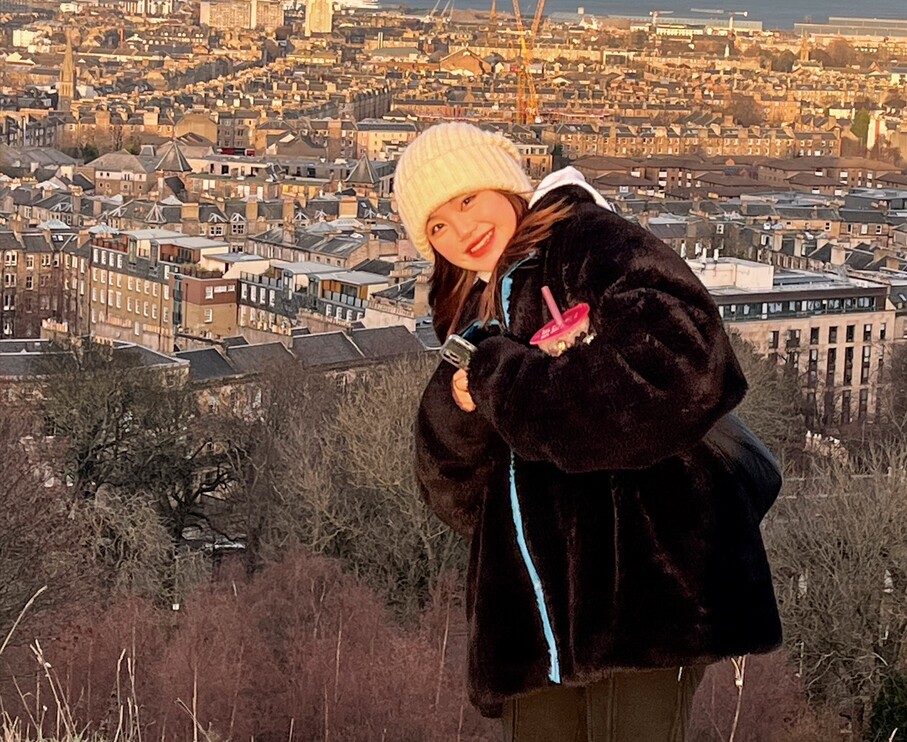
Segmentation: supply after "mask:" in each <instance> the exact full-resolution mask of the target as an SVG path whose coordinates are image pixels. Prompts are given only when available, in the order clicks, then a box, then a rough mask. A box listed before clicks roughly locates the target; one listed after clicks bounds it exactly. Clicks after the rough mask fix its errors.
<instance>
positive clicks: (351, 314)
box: [324, 304, 365, 322]
mask: <svg viewBox="0 0 907 742" xmlns="http://www.w3.org/2000/svg"><path fill="white" fill-rule="evenodd" d="M324 314H325V316H326V317H336V318H337V319H340V320H342V319H345V320H346V321H347V322H355V321H357V320H360V319H362V318H363V317H364V316H365V312H356V311H354V310H352V309H350V308H348V307H347V308H346V316H345V317H344V307H335V306H334V305H332V304H326V305H325V307H324Z"/></svg>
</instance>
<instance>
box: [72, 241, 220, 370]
mask: <svg viewBox="0 0 907 742" xmlns="http://www.w3.org/2000/svg"><path fill="white" fill-rule="evenodd" d="M89 247H90V251H91V252H90V271H89V273H88V278H87V279H86V293H87V295H88V300H87V313H88V317H89V331H90V332H91V334H93V335H97V336H99V337H106V338H110V339H113V340H124V341H128V342H134V343H137V344H139V345H143V346H145V347H147V348H151V349H153V350H157V351H159V352H162V353H172V352H173V349H174V343H175V338H176V335H177V332H178V331H180V330H182V329H183V327H184V326H188V327H189V329H190V331H191V332H195V333H197V334H199V335H202V336H206V333H211V334H212V335H213V334H215V331H217V334H223V335H229V334H233V331H234V330H235V326H236V322H235V317H236V299H235V296H236V289H235V279H226V280H225V278H224V274H223V272H218V271H217V270H212V269H211V268H210V267H208V266H205V265H204V264H203V263H204V261H205V259H206V258H207V256H208V255H210V254H217V253H227V252H228V250H229V245H228V244H227V243H226V242H221V241H215V240H209V239H206V238H204V237H193V236H189V235H184V234H182V233H181V232H174V231H171V230H166V229H142V230H133V231H130V232H122V233H119V232H116V231H106V232H103V233H99V234H96V235H95V236H94V237H93V239H92V240H91V242H90V244H89ZM230 286H232V287H233V288H232V290H231V289H230V288H229V287H230ZM224 287H226V288H224ZM177 289H179V295H178V296H177ZM231 302H232V304H231V306H232V309H227V310H225V309H223V307H222V305H223V304H227V303H231ZM230 312H232V319H231V317H230ZM215 319H216V321H215Z"/></svg>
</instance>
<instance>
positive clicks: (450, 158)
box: [394, 123, 532, 262]
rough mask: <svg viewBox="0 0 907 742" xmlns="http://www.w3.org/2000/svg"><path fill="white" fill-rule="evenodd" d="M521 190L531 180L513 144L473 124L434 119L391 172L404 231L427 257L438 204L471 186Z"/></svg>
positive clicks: (473, 188)
mask: <svg viewBox="0 0 907 742" xmlns="http://www.w3.org/2000/svg"><path fill="white" fill-rule="evenodd" d="M483 190H496V191H505V192H508V193H521V194H525V195H526V197H527V198H528V197H529V195H530V194H531V192H532V183H531V182H530V181H529V178H528V177H527V176H526V173H524V172H523V168H522V166H521V165H520V160H519V152H518V151H517V148H516V145H514V143H513V142H511V141H510V140H509V139H506V138H505V137H504V135H503V134H499V133H494V132H490V131H484V130H482V129H480V128H478V127H477V126H473V125H472V124H464V123H448V124H438V125H436V126H432V127H430V128H429V129H426V130H425V131H424V132H422V133H421V134H420V135H419V136H418V137H416V138H415V139H414V140H413V141H412V142H410V143H409V144H408V145H407V147H406V149H405V150H404V151H403V155H402V156H401V157H400V161H399V162H398V163H397V171H396V173H395V175H394V198H395V199H396V202H397V211H398V212H399V214H400V219H401V220H402V221H403V226H404V227H406V232H407V234H408V235H409V238H410V240H412V243H413V245H415V247H416V249H417V250H418V251H419V252H420V253H421V254H422V255H423V256H424V257H425V259H426V260H428V261H430V262H434V259H435V256H434V251H433V250H432V247H431V245H430V244H429V242H428V234H426V232H425V225H426V223H427V222H428V217H429V216H431V214H432V212H434V210H435V209H437V208H438V207H439V206H440V205H441V204H443V203H445V202H447V201H449V200H450V199H452V198H454V197H455V196H459V195H461V194H464V193H469V192H470V191H483Z"/></svg>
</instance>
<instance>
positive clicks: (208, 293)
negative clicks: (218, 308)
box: [205, 286, 214, 299]
mask: <svg viewBox="0 0 907 742" xmlns="http://www.w3.org/2000/svg"><path fill="white" fill-rule="evenodd" d="M205 298H206V299H213V298H214V287H213V286H205Z"/></svg>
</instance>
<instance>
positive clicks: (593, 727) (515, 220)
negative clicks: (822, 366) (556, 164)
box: [395, 123, 781, 742]
mask: <svg viewBox="0 0 907 742" xmlns="http://www.w3.org/2000/svg"><path fill="white" fill-rule="evenodd" d="M561 180H566V181H568V182H566V183H562V184H560V187H556V188H553V189H546V190H547V192H546V193H544V195H541V197H540V198H537V199H536V200H535V201H534V202H533V205H532V207H531V208H530V207H529V205H528V203H527V197H528V196H529V195H530V191H531V185H530V183H529V181H528V180H527V178H526V176H525V175H524V173H523V170H522V167H521V164H520V160H519V156H518V153H517V150H516V148H515V147H514V145H513V144H511V143H510V142H508V141H507V140H506V139H504V138H503V137H501V136H500V135H497V134H493V133H490V132H485V131H482V130H480V129H478V128H476V127H473V126H470V125H467V124H459V123H456V124H442V125H438V126H434V127H431V128H429V129H428V130H426V131H425V132H424V133H423V134H422V135H420V136H419V137H418V138H417V139H416V140H415V141H413V142H412V143H411V144H410V145H409V146H408V147H407V149H406V150H405V152H404V154H403V156H402V157H401V159H400V162H399V165H398V168H397V172H396V186H395V195H396V201H397V206H398V210H399V212H400V216H401V218H402V220H403V223H404V225H405V226H406V229H407V232H408V234H409V237H410V239H411V240H412V242H413V244H414V245H415V246H416V248H417V249H419V251H420V252H421V253H422V254H423V255H424V256H425V258H426V259H428V260H430V261H432V262H433V263H434V270H433V273H432V277H431V288H430V294H429V302H430V304H431V307H432V311H433V317H434V322H435V328H436V330H437V332H438V335H439V337H440V338H442V339H443V338H445V337H446V336H448V335H449V334H451V333H455V332H462V331H463V330H464V328H467V327H469V326H475V323H476V322H477V321H478V322H479V323H482V325H483V329H484V334H486V335H490V336H489V337H487V338H486V339H484V340H482V341H481V342H478V345H477V350H476V351H475V353H474V354H473V356H472V358H471V361H470V363H469V366H468V369H467V370H465V371H461V370H456V369H454V367H453V366H451V365H449V364H447V363H442V364H441V365H440V366H439V368H438V370H437V372H436V373H435V374H434V376H433V378H432V379H431V381H430V382H429V384H428V386H427V388H426V390H425V392H424V395H423V398H422V403H421V407H420V410H419V416H418V423H417V474H418V479H419V482H420V485H421V487H422V491H423V493H424V496H425V498H426V500H427V502H428V503H429V505H430V506H431V507H432V508H433V509H434V511H435V512H436V513H437V514H438V516H439V517H440V518H441V519H442V520H444V521H445V522H446V523H448V524H449V525H450V526H451V527H452V528H454V529H456V530H457V531H459V532H460V533H462V534H463V535H464V536H465V537H467V538H469V539H471V546H470V549H471V551H470V565H469V573H468V583H467V590H468V593H467V613H468V619H469V630H470V640H469V688H470V697H471V700H472V702H473V703H474V704H475V705H476V706H477V707H478V708H479V709H480V710H481V711H482V713H484V714H485V715H487V716H503V719H504V726H505V737H506V738H507V739H509V740H517V741H518V742H527V741H528V740H538V741H542V740H545V741H548V742H550V741H552V740H568V741H572V740H587V739H588V740H591V741H595V742H597V741H599V740H620V741H622V742H623V741H626V742H649V741H650V740H651V741H652V742H655V741H657V742H663V741H667V740H683V739H685V734H686V732H685V727H686V722H687V716H688V713H689V708H690V702H691V699H692V695H693V692H694V691H695V689H696V686H697V684H698V683H699V680H700V679H701V676H702V672H703V668H704V666H705V665H707V664H708V663H710V662H714V661H716V660H719V659H722V658H726V657H729V656H734V655H741V654H746V653H750V652H761V651H768V650H771V649H773V648H775V647H777V646H778V644H779V642H780V638H781V630H780V623H779V620H778V613H777V608H776V604H775V598H774V593H773V590H772V583H771V576H770V572H769V567H768V564H767V561H766V557H765V552H764V549H763V546H762V541H761V537H760V534H759V520H760V518H761V516H762V515H763V513H761V512H758V509H757V508H756V507H755V506H754V505H753V504H752V503H750V502H747V501H746V499H745V498H741V497H740V496H739V495H738V493H737V491H736V489H735V487H734V486H733V482H732V481H731V477H732V476H733V474H732V473H731V472H730V471H729V469H728V468H727V466H726V465H724V464H723V463H722V462H721V461H720V460H719V459H718V458H717V457H716V455H715V454H714V453H712V452H711V450H710V449H709V448H708V447H707V446H705V445H703V443H702V438H703V436H704V435H705V434H706V433H707V432H708V431H709V429H710V428H711V427H712V426H713V425H714V424H715V423H716V421H718V420H719V418H721V417H722V416H724V415H725V414H726V413H727V412H728V411H730V410H731V409H732V408H734V407H735V406H736V405H737V404H738V403H739V402H740V400H741V399H742V398H743V395H744V393H745V390H746V382H745V380H744V378H743V375H742V373H741V371H740V368H739V366H738V364H737V361H736V359H735V357H734V354H733V352H732V350H731V348H730V344H729V341H728V338H727V336H726V334H725V332H724V329H723V327H722V323H721V320H720V318H719V315H718V311H717V309H716V307H715V305H714V303H713V301H712V299H711V297H710V296H709V294H708V292H707V291H706V289H705V288H704V287H703V286H702V284H701V283H700V282H699V280H698V279H697V278H696V277H695V276H694V275H693V273H692V272H691V271H690V269H689V267H688V266H687V265H686V263H685V262H684V261H683V260H682V259H681V258H680V257H679V256H678V255H677V254H676V253H674V252H673V251H672V250H671V249H670V248H668V247H667V246H666V245H664V244H663V243H662V242H660V241H659V240H657V239H656V238H655V237H653V236H652V235H651V234H649V233H648V232H646V231H645V230H643V229H641V228H640V227H638V226H635V225H633V224H631V223H629V222H627V221H625V220H623V219H622V218H620V217H619V216H617V215H616V214H614V213H613V212H611V211H609V210H608V209H606V208H602V206H601V204H600V197H598V198H596V195H597V194H596V195H593V193H594V192H593V191H592V189H591V188H589V187H588V186H587V185H586V184H585V183H584V182H582V181H581V179H579V178H577V179H575V180H576V182H574V183H571V182H569V181H570V178H569V177H566V178H564V177H561ZM543 286H548V287H549V288H550V290H551V292H552V293H553V296H554V298H555V299H556V301H557V303H558V304H559V305H560V307H561V308H562V309H567V308H569V307H571V306H574V305H576V304H577V303H580V302H586V303H588V304H589V306H590V314H589V316H590V321H591V326H590V331H589V334H588V335H587V336H586V338H585V339H584V341H582V342H578V343H576V344H574V345H573V346H572V347H569V348H568V349H567V350H566V351H565V352H563V353H562V354H560V355H558V356H556V357H555V356H552V355H546V354H545V353H543V352H542V351H541V350H539V349H538V348H537V347H534V346H532V345H531V344H530V343H529V339H530V338H531V337H532V335H533V334H534V333H535V332H536V331H537V330H538V329H539V328H540V327H542V326H543V325H544V324H545V323H547V322H548V321H549V320H550V319H551V315H550V314H549V312H548V309H547V308H546V303H545V301H544V299H543V295H542V291H541V289H542V287H543Z"/></svg>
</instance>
